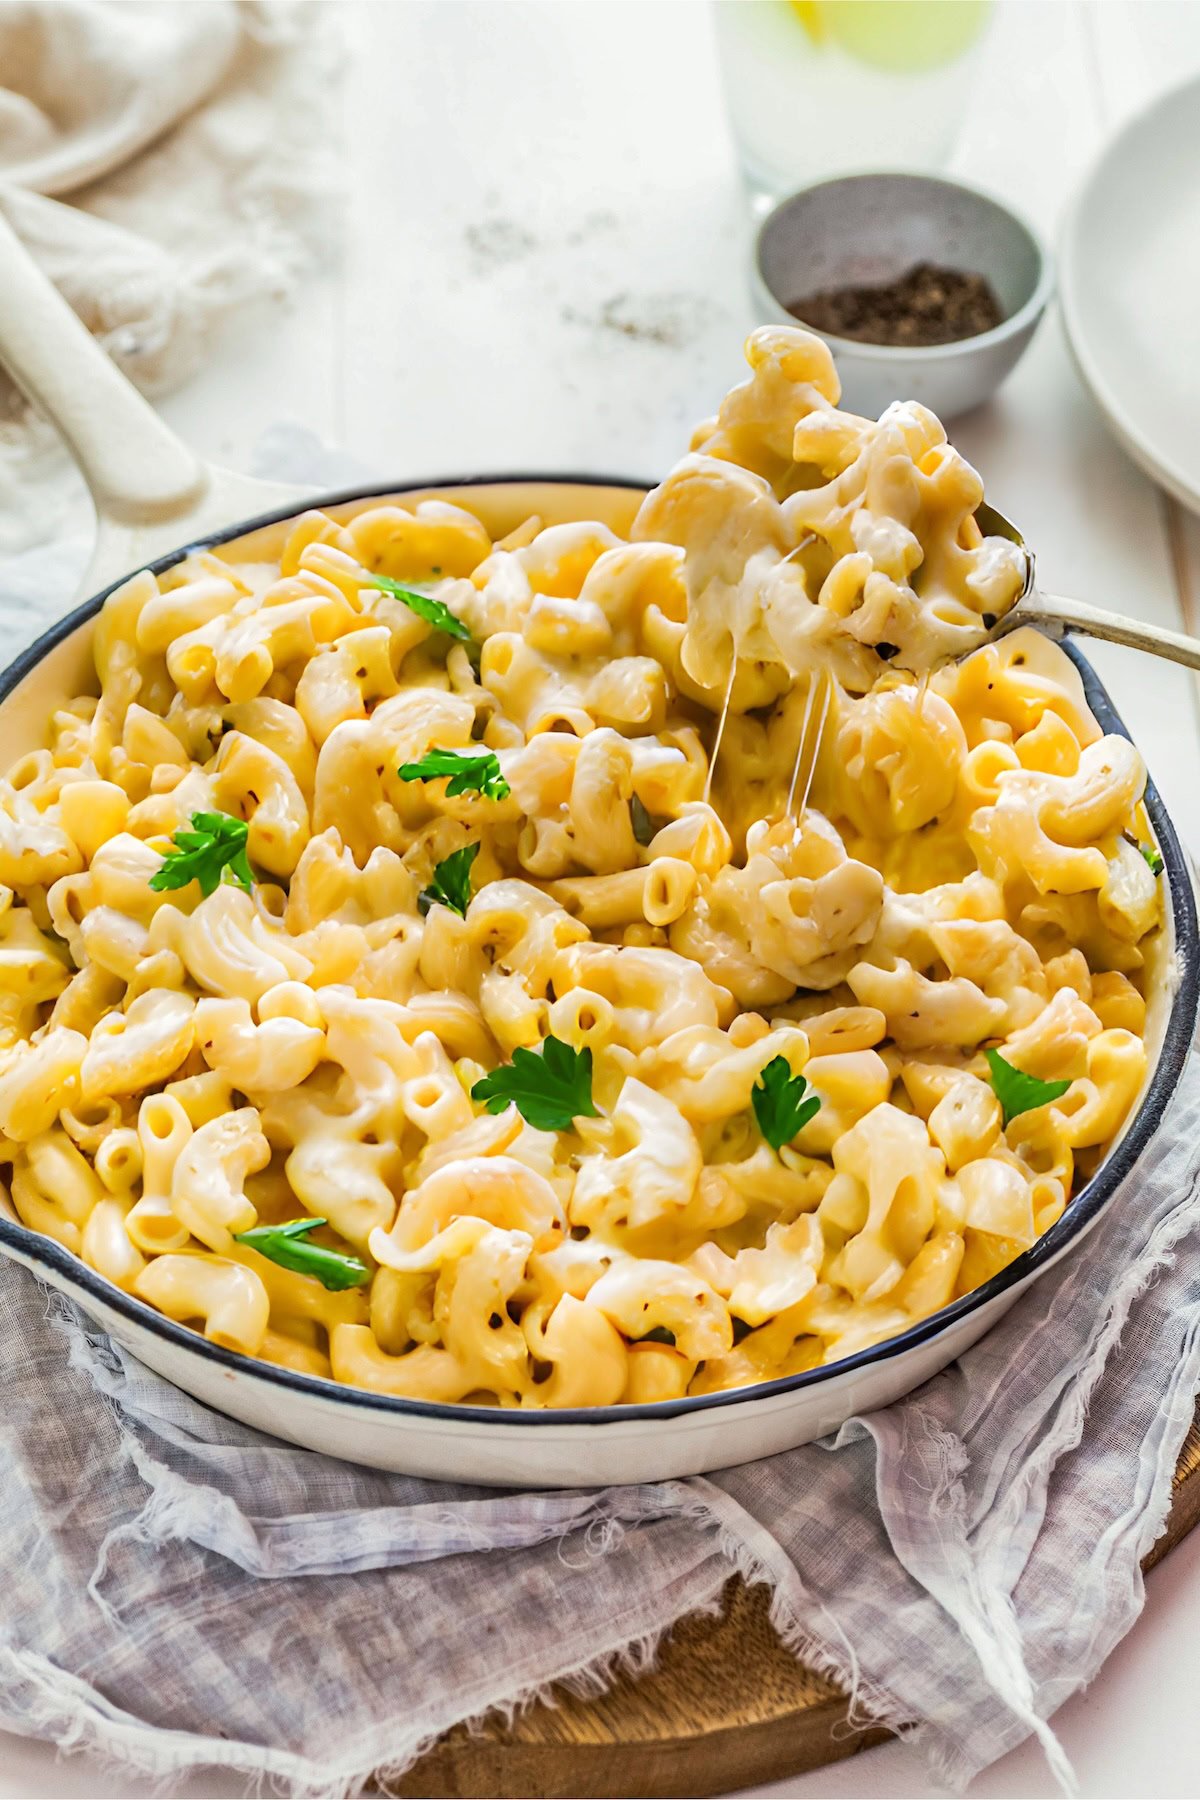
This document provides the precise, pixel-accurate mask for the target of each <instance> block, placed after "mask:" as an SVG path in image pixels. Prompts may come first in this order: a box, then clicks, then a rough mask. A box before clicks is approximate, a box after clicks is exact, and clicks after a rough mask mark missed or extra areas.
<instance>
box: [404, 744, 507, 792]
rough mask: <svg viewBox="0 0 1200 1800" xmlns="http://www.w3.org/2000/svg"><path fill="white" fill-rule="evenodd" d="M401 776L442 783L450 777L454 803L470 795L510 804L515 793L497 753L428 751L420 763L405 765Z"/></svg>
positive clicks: (447, 790)
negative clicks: (511, 795)
mask: <svg viewBox="0 0 1200 1800" xmlns="http://www.w3.org/2000/svg"><path fill="white" fill-rule="evenodd" d="M397 773H398V775H399V776H400V779H401V781H439V780H440V779H441V777H442V776H443V775H448V776H449V777H450V785H449V786H448V787H447V789H446V797H447V799H451V800H453V799H454V798H455V797H456V796H457V795H458V794H469V793H478V794H481V795H482V796H483V798H484V799H485V800H507V798H508V796H509V795H510V794H511V793H512V789H511V788H510V787H509V785H508V783H507V781H505V779H504V777H503V775H502V774H501V773H500V758H499V757H498V756H497V755H496V752H495V751H494V750H427V751H426V752H425V754H424V756H422V757H421V758H420V760H419V761H418V762H409V763H401V765H400V767H399V769H398V770H397Z"/></svg>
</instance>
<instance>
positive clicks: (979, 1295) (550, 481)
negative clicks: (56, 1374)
mask: <svg viewBox="0 0 1200 1800" xmlns="http://www.w3.org/2000/svg"><path fill="white" fill-rule="evenodd" d="M529 483H543V484H547V485H552V486H556V487H601V488H627V489H629V490H631V491H639V492H643V493H644V492H645V491H646V489H647V488H648V487H649V486H650V485H651V484H650V483H648V482H640V481H631V480H629V478H628V477H626V476H603V475H564V474H551V475H475V476H461V475H460V476H455V477H453V478H451V479H450V480H448V481H420V482H418V481H405V482H398V483H397V484H396V485H395V486H394V487H385V486H382V485H381V484H379V483H378V482H373V483H371V484H370V485H369V486H366V487H355V488H348V489H344V490H339V491H337V492H336V493H326V494H317V495H314V496H312V497H311V498H308V499H301V501H300V502H299V503H298V504H297V503H295V502H293V504H291V505H290V506H284V507H281V508H279V510H278V511H275V512H269V513H263V514H262V515H260V516H259V517H257V518H253V519H246V520H243V521H241V522H240V523H239V524H236V525H230V526H227V527H225V528H224V529H222V530H221V531H214V532H209V533H207V534H206V535H205V536H203V537H199V538H194V539H191V540H190V541H189V542H188V543H186V544H184V545H182V546H181V547H180V548H179V549H178V550H173V551H170V552H168V554H167V555H165V556H160V557H159V558H157V560H156V561H154V562H151V563H147V564H144V565H143V566H144V567H146V568H149V569H150V570H152V571H153V573H154V574H156V575H159V574H162V573H163V572H164V571H165V570H166V569H170V568H173V567H174V565H175V564H176V563H178V562H182V560H183V558H184V557H185V556H188V555H190V554H192V553H193V552H194V551H196V550H204V549H208V548H210V547H211V546H213V545H216V544H225V543H228V542H230V541H231V540H232V539H234V538H239V537H245V536H247V535H248V534H249V533H250V532H252V531H257V530H259V529H260V528H261V527H263V526H267V525H274V524H278V523H280V522H281V521H283V520H285V519H291V518H295V517H297V516H298V515H299V514H300V513H302V512H304V511H306V510H307V509H309V508H311V507H320V508H324V507H331V506H341V505H345V504H348V503H351V502H353V501H356V500H373V499H378V500H388V499H391V498H396V497H399V496H407V497H411V496H413V495H417V494H419V495H422V496H429V495H440V494H445V493H452V492H454V491H455V490H459V491H461V490H463V489H469V488H480V487H515V486H518V485H524V484H529ZM464 498H465V496H464ZM126 579H128V577H127V576H122V577H121V580H120V581H114V582H111V583H110V584H109V586H108V587H106V588H104V589H103V590H102V591H101V592H100V593H98V594H95V595H93V596H92V598H91V599H90V600H85V601H84V602H83V604H82V605H81V606H77V607H76V608H75V610H74V611H73V612H70V613H68V614H67V616H66V617H65V618H63V619H59V620H58V621H57V623H56V624H54V625H52V626H51V627H50V629H49V630H48V631H47V632H44V633H43V635H42V636H41V637H40V638H39V639H38V640H37V642H36V643H35V644H31V645H30V647H29V649H28V650H25V651H23V652H22V654H21V655H20V656H19V657H18V658H17V660H16V661H15V662H14V663H13V664H12V665H11V667H9V668H8V669H7V670H6V671H5V672H4V674H3V675H0V702H3V701H5V700H7V698H8V697H9V695H10V694H11V693H12V691H13V689H14V688H15V687H17V685H18V684H19V683H20V682H21V681H23V680H24V679H25V677H26V676H27V675H28V674H29V673H30V672H31V671H32V670H33V669H35V668H36V667H37V665H38V664H39V663H40V662H42V661H43V660H44V658H45V657H46V656H47V655H48V654H49V652H50V651H51V650H53V649H55V648H56V646H57V645H59V644H61V643H62V642H63V641H64V639H66V638H68V637H70V635H71V634H72V632H74V631H75V630H76V629H77V628H78V627H79V626H80V625H83V624H86V623H87V621H88V620H89V619H91V618H93V617H94V616H95V614H96V613H97V612H98V611H99V609H100V607H101V606H102V604H103V603H104V601H105V600H106V599H107V597H108V595H109V594H111V593H112V592H113V590H114V589H115V588H118V587H120V586H121V582H122V581H124V580H126ZM1064 649H1065V650H1066V652H1067V654H1068V656H1069V657H1070V658H1071V660H1072V662H1073V663H1074V664H1075V666H1076V668H1077V669H1078V670H1079V673H1080V676H1081V678H1082V680H1083V687H1084V692H1085V694H1086V695H1087V701H1088V705H1089V706H1090V707H1091V709H1092V711H1093V713H1094V714H1095V716H1096V718H1097V720H1098V721H1099V723H1100V725H1101V726H1102V727H1103V729H1104V730H1105V731H1107V732H1115V733H1117V734H1118V735H1120V736H1121V737H1125V738H1127V737H1128V736H1129V733H1128V731H1127V730H1126V729H1125V725H1124V722H1123V720H1122V719H1121V717H1120V715H1119V714H1118V712H1117V711H1116V708H1115V707H1114V706H1113V703H1112V701H1111V700H1110V699H1109V696H1108V692H1107V690H1106V689H1105V687H1104V684H1103V683H1102V682H1101V680H1100V678H1099V676H1098V675H1097V674H1096V672H1095V670H1094V669H1093V668H1092V666H1091V664H1090V663H1089V662H1088V660H1087V658H1086V657H1085V656H1083V655H1082V654H1081V652H1080V651H1079V650H1077V649H1076V648H1075V646H1074V645H1073V644H1071V643H1067V644H1065V645H1064ZM1145 805H1146V811H1147V813H1148V815H1149V818H1150V823H1151V825H1152V826H1153V828H1154V835H1155V838H1156V840H1157V843H1158V848H1159V851H1160V853H1161V855H1162V859H1163V862H1164V863H1165V865H1166V870H1167V874H1168V877H1169V879H1170V894H1171V913H1172V918H1173V922H1174V927H1175V956H1174V960H1175V965H1176V970H1177V972H1178V977H1179V986H1178V987H1177V989H1176V991H1175V994H1174V997H1173V999H1172V1001H1171V1011H1170V1016H1169V1017H1168V1020H1167V1024H1166V1029H1165V1031H1164V1033H1163V1043H1162V1049H1161V1051H1160V1053H1159V1058H1158V1062H1157V1064H1156V1066H1155V1070H1154V1075H1153V1077H1152V1079H1151V1081H1150V1085H1149V1087H1148V1088H1147V1089H1146V1093H1145V1095H1144V1097H1143V1099H1142V1103H1141V1105H1140V1106H1139V1108H1138V1110H1137V1113H1136V1115H1135V1117H1134V1119H1133V1121H1132V1123H1131V1124H1130V1126H1129V1128H1128V1130H1127V1131H1126V1133H1125V1135H1124V1137H1123V1138H1122V1139H1121V1141H1120V1143H1119V1144H1118V1145H1117V1147H1116V1149H1115V1150H1114V1151H1113V1153H1112V1155H1111V1156H1109V1157H1108V1158H1107V1159H1106V1160H1105V1161H1104V1162H1103V1163H1102V1164H1101V1166H1100V1168H1099V1169H1098V1170H1097V1171H1096V1173H1095V1175H1094V1176H1093V1177H1092V1179H1091V1180H1090V1181H1088V1182H1086V1183H1085V1184H1084V1186H1083V1187H1082V1188H1081V1189H1080V1190H1079V1193H1078V1194H1077V1195H1076V1196H1075V1198H1074V1199H1073V1200H1072V1201H1071V1202H1070V1204H1069V1205H1068V1207H1067V1209H1066V1211H1065V1212H1064V1213H1063V1215H1062V1218H1061V1219H1059V1220H1058V1222H1057V1224H1055V1225H1052V1226H1051V1227H1050V1229H1049V1231H1047V1232H1046V1233H1045V1234H1044V1236H1042V1237H1040V1238H1039V1239H1038V1241H1037V1243H1036V1244H1034V1245H1033V1246H1032V1247H1031V1248H1030V1249H1029V1250H1026V1251H1024V1252H1023V1253H1022V1254H1021V1255H1020V1256H1018V1257H1017V1258H1016V1260H1015V1261H1014V1262H1011V1263H1009V1265H1008V1267H1007V1268H1005V1269H1002V1270H1001V1271H1000V1273H999V1274H998V1275H994V1276H993V1277H992V1279H991V1280H990V1281H987V1282H985V1283H984V1284H983V1286H982V1287H978V1288H974V1289H973V1290H972V1291H971V1293H969V1294H964V1295H963V1297H962V1299H961V1300H954V1301H952V1302H951V1304H950V1305H949V1306H944V1307H943V1308H942V1310H941V1311H940V1312H936V1313H933V1314H932V1315H931V1316H930V1317H929V1318H928V1319H922V1320H921V1321H920V1322H919V1323H918V1324H916V1325H913V1326H911V1327H910V1329H909V1330H908V1331H903V1332H901V1333H900V1334H899V1336H897V1337H893V1338H888V1339H886V1340H885V1342H883V1343H881V1344H874V1345H872V1346H871V1347H870V1348H868V1349H866V1350H859V1351H857V1352H856V1353H855V1354H854V1355H853V1356H847V1357H845V1358H844V1359H843V1360H842V1361H841V1362H836V1363H826V1364H823V1365H822V1366H821V1367H820V1368H818V1369H806V1370H805V1371H804V1373H803V1374H800V1375H785V1376H781V1377H780V1378H779V1379H778V1380H776V1381H763V1382H758V1383H756V1384H755V1385H754V1386H752V1387H741V1388H729V1389H725V1390H722V1391H721V1392H720V1393H716V1394H692V1395H687V1396H685V1397H684V1398H683V1399H680V1400H659V1401H655V1402H652V1403H650V1404H647V1405H642V1406H595V1407H545V1408H530V1409H529V1410H525V1409H524V1408H508V1407H499V1406H467V1405H462V1404H458V1405H453V1406H451V1405H443V1404H442V1403H440V1402H438V1401H433V1400H408V1399H402V1398H400V1397H399V1396H395V1395H391V1394H374V1393H371V1392H370V1391H369V1390H367V1389H365V1388H355V1387H348V1386H345V1385H344V1384H343V1383H341V1382H337V1381H327V1380H325V1379H324V1378H323V1377H322V1376H318V1375H302V1374H299V1373H297V1372H296V1371H295V1370H292V1369H281V1368H279V1367H278V1366H277V1365H276V1364H275V1363H267V1362H263V1361H261V1360H260V1359H259V1358H258V1357H253V1356H244V1355H242V1354H241V1352H240V1351H237V1350H226V1349H225V1348H223V1346H221V1345H219V1344H210V1343H209V1341H208V1339H207V1338H204V1337H201V1336H200V1334H199V1332H196V1331H191V1330H189V1329H188V1328H187V1327H186V1326H184V1325H177V1324H176V1323H175V1322H174V1321H173V1320H171V1319H167V1318H164V1316H163V1314H162V1313H160V1312H156V1311H155V1310H154V1308H153V1307H151V1306H147V1305H146V1303H145V1302H144V1301H141V1300H136V1299H134V1298H133V1297H132V1296H131V1295H129V1294H126V1293H124V1292H123V1291H122V1290H121V1289H120V1288H116V1287H114V1286H113V1285H112V1284H111V1283H110V1282H108V1281H105V1280H104V1278H103V1277H102V1276H100V1275H98V1274H96V1272H95V1271H94V1270H92V1269H89V1268H88V1267H87V1265H86V1264H85V1263H83V1262H81V1261H80V1260H79V1259H78V1257H75V1256H73V1255H72V1254H71V1252H70V1251H69V1250H67V1249H66V1248H65V1247H64V1246H63V1245H61V1244H59V1243H56V1242H55V1240H54V1239H53V1238H47V1237H43V1236H42V1235H41V1233H40V1232H36V1231H30V1230H29V1229H28V1227H27V1226H24V1225H19V1224H13V1223H12V1222H11V1221H10V1220H8V1219H6V1218H4V1217H2V1216H0V1245H8V1246H10V1247H11V1248H12V1249H13V1250H17V1251H19V1252H20V1253H21V1255H22V1256H23V1257H28V1258H29V1260H30V1261H31V1262H33V1263H35V1264H36V1263H40V1264H41V1265H42V1266H43V1267H44V1268H45V1269H46V1270H47V1271H52V1272H53V1275H55V1276H58V1277H60V1278H65V1279H66V1280H67V1281H68V1282H69V1284H70V1286H71V1287H72V1288H73V1289H75V1290H76V1291H79V1292H82V1294H83V1295H85V1296H88V1297H90V1298H92V1299H94V1300H96V1301H99V1302H100V1303H101V1304H102V1305H104V1306H105V1307H108V1308H110V1309H111V1310H112V1311H113V1312H115V1313H117V1314H118V1315H119V1316H120V1317H122V1318H124V1319H127V1320H128V1321H129V1322H130V1323H131V1324H133V1325H139V1326H141V1327H142V1328H143V1329H144V1330H146V1331H149V1332H150V1333H151V1334H152V1335H153V1336H155V1337H158V1338H161V1339H163V1340H164V1341H166V1342H167V1343H170V1344H173V1345H174V1346H175V1347H176V1348H177V1349H180V1350H186V1351H189V1352H190V1353H191V1354H192V1355H193V1356H198V1357H201V1358H203V1359H204V1360H205V1361H207V1362H209V1363H213V1364H215V1365H216V1366H217V1367H218V1368H221V1369H224V1370H225V1371H226V1372H227V1373H229V1374H237V1375H241V1376H243V1377H253V1378H254V1379H255V1380H258V1381H262V1382H266V1383H268V1384H269V1385H271V1386H273V1387H276V1388H280V1389H283V1390H284V1391H286V1392H290V1393H295V1394H303V1395H304V1396H306V1397H307V1398H309V1399H313V1400H320V1401H323V1402H324V1403H325V1404H326V1405H330V1404H332V1405H335V1406H338V1407H345V1408H346V1409H347V1410H354V1409H358V1410H361V1411H363V1412H369V1413H372V1414H375V1415H378V1414H385V1415H386V1414H390V1415H392V1416H394V1417H397V1418H419V1419H426V1420H439V1421H442V1422H443V1423H445V1424H449V1425H471V1424H474V1425H484V1424H486V1425H494V1426H499V1427H501V1428H505V1427H509V1426H527V1425H528V1426H534V1427H539V1426H540V1427H544V1428H546V1429H550V1428H552V1427H555V1426H564V1425H575V1426H587V1427H588V1428H589V1429H591V1430H596V1429H597V1428H600V1429H602V1428H603V1427H604V1426H606V1425H621V1424H626V1423H629V1422H630V1421H635V1420H645V1421H648V1422H649V1421H653V1420H657V1419H673V1418H676V1417H679V1416H680V1415H682V1414H685V1413H698V1412H708V1411H712V1410H716V1409H719V1408H721V1407H726V1406H744V1405H745V1404H746V1403H747V1402H748V1401H759V1400H767V1399H771V1398H775V1397H778V1396H781V1395H784V1394H794V1393H799V1392H800V1391H801V1390H802V1389H805V1388H813V1387H819V1386H820V1385H821V1384H822V1383H823V1382H831V1381H836V1380H839V1379H841V1378H842V1377H844V1376H847V1375H853V1374H855V1373H857V1372H858V1371H860V1370H863V1369H867V1368H873V1367H874V1366H876V1365H877V1364H881V1363H887V1362H890V1361H891V1360H892V1359H893V1357H897V1356H902V1355H904V1353H905V1352H906V1351H908V1350H915V1349H916V1348H917V1347H918V1346H919V1345H921V1344H927V1343H929V1342H930V1341H931V1340H932V1339H934V1338H936V1337H939V1336H941V1334H942V1333H943V1332H944V1331H947V1330H949V1329H950V1327H951V1326H953V1325H956V1324H957V1323H958V1322H959V1320H960V1319H965V1318H967V1317H968V1316H969V1315H970V1314H971V1313H974V1312H978V1311H979V1310H980V1309H981V1308H983V1307H985V1306H987V1305H988V1304H989V1303H990V1302H991V1301H992V1300H995V1299H998V1298H999V1297H1000V1295H1001V1294H1005V1293H1007V1292H1008V1291H1009V1289H1010V1288H1014V1287H1016V1286H1018V1285H1019V1284H1020V1283H1022V1282H1024V1281H1026V1280H1027V1279H1028V1278H1029V1277H1030V1276H1033V1275H1036V1274H1038V1273H1039V1272H1040V1271H1041V1270H1042V1269H1044V1268H1045V1267H1046V1266H1047V1264H1048V1263H1051V1262H1053V1261H1054V1259H1055V1258H1056V1257H1057V1256H1058V1255H1059V1253H1060V1252H1061V1251H1062V1250H1063V1249H1064V1248H1065V1247H1066V1246H1067V1245H1068V1244H1070V1243H1071V1242H1072V1240H1073V1239H1075V1238H1077V1237H1079V1236H1080V1235H1081V1234H1082V1233H1083V1231H1084V1230H1085V1229H1086V1228H1087V1226H1089V1225H1090V1224H1091V1223H1092V1221H1093V1220H1094V1219H1095V1218H1096V1217H1097V1216H1098V1214H1099V1213H1100V1212H1102V1211H1103V1209H1104V1207H1105V1206H1106V1205H1107V1204H1108V1202H1109V1200H1111V1198H1112V1196H1113V1194H1114V1192H1115V1191H1116V1189H1117V1187H1118V1186H1119V1184H1120V1183H1121V1181H1123V1180H1124V1178H1125V1176H1126V1175H1128V1174H1129V1172H1130V1170H1131V1169H1133V1167H1134V1166H1135V1164H1136V1163H1137V1160H1138V1158H1139V1157H1140V1156H1141V1154H1142V1151H1143V1150H1144V1149H1145V1148H1146V1145H1147V1144H1148V1142H1149V1141H1150V1138H1151V1136H1152V1135H1153V1133H1154V1130H1155V1127H1156V1126H1157V1125H1158V1122H1159V1120H1160V1119H1161V1118H1162V1116H1163V1113H1164V1112H1165V1110H1166V1108H1167V1105H1168V1102H1169V1101H1170V1099H1171V1096H1172V1094H1173V1093H1174V1092H1175V1089H1176V1087H1177V1086H1178V1085H1179V1078H1180V1076H1181V1075H1182V1073H1183V1069H1184V1065H1185V1063H1186V1062H1187V1057H1188V1050H1189V1048H1190V1045H1191V1040H1192V1032H1193V1028H1194V1025H1195V1020H1196V1007H1197V999H1198V997H1200V954H1198V937H1200V933H1198V927H1197V919H1196V905H1195V899H1194V897H1193V892H1192V882H1191V876H1190V873H1189V870H1188V864H1187V859H1186V857H1185V855H1184V852H1183V850H1182V848H1181V846H1180V843H1179V839H1178V837H1177V836H1176V833H1175V827H1174V826H1173V825H1172V823H1171V821H1170V819H1169V818H1168V817H1167V813H1166V810H1165V808H1164V807H1163V803H1162V800H1161V799H1160V797H1159V793H1158V789H1157V788H1156V787H1155V785H1154V783H1153V781H1151V780H1147V782H1146V795H1145ZM84 1305H85V1307H86V1300H85V1301H84Z"/></svg>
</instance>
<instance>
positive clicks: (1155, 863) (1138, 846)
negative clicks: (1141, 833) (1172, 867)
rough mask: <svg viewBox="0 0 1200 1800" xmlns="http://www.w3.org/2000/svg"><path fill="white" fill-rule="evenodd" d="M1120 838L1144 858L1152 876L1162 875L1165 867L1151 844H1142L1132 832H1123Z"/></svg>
mask: <svg viewBox="0 0 1200 1800" xmlns="http://www.w3.org/2000/svg"><path fill="white" fill-rule="evenodd" d="M1121 836H1122V837H1123V838H1124V839H1125V842H1126V843H1127V844H1132V845H1133V847H1134V849H1135V850H1139V851H1140V852H1141V854H1142V855H1143V856H1144V857H1145V859H1146V862H1147V864H1148V865H1149V868H1150V873H1151V874H1152V875H1161V874H1162V872H1163V868H1164V866H1165V865H1164V863H1163V859H1162V857H1161V856H1160V855H1159V854H1158V851H1157V850H1156V849H1155V848H1154V845H1153V844H1143V843H1142V842H1141V840H1140V839H1139V838H1135V837H1134V835H1133V833H1132V831H1123V832H1122V833H1121Z"/></svg>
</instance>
